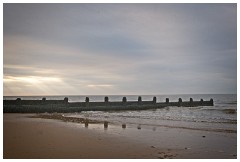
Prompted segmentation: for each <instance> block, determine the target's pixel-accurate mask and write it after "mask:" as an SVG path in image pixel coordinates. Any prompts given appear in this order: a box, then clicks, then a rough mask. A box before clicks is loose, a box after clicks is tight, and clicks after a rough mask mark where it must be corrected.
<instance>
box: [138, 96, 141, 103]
mask: <svg viewBox="0 0 240 162" xmlns="http://www.w3.org/2000/svg"><path fill="white" fill-rule="evenodd" d="M141 102H142V97H141V96H138V103H139V104H141Z"/></svg>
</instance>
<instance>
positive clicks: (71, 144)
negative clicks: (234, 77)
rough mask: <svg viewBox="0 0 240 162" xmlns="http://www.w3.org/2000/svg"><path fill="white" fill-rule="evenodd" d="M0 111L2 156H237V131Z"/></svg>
mask: <svg viewBox="0 0 240 162" xmlns="http://www.w3.org/2000/svg"><path fill="white" fill-rule="evenodd" d="M34 115H35V114H3V158H4V159H9V158H10V159H21V158H26V159H29V158H30V159H42V158H44V159H45V158H46V159H49V158H55V159H58V158H68V159H72V158H84V159H96V158H97V159H102V158H115V159H116V158H117V159H119V158H127V159H132V158H138V159H143V158H146V159H156V158H175V159H182V158H200V159H206V158H207V159H208V158H215V159H221V158H224V159H225V158H227V159H229V158H230V159H236V158H237V153H236V152H237V137H236V136H237V134H236V133H222V132H207V131H196V130H186V129H176V128H164V127H163V128H157V130H150V129H147V128H144V127H143V128H141V129H137V128H134V127H131V126H127V128H125V129H123V128H122V127H121V126H119V125H111V124H109V127H108V129H104V128H103V124H102V123H99V124H89V126H88V128H85V126H84V124H82V123H78V122H69V121H65V122H63V121H61V120H56V119H42V118H29V117H30V116H34Z"/></svg>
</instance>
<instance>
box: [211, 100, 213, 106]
mask: <svg viewBox="0 0 240 162" xmlns="http://www.w3.org/2000/svg"><path fill="white" fill-rule="evenodd" d="M210 103H211V105H212V106H213V99H212V98H211V99H210Z"/></svg>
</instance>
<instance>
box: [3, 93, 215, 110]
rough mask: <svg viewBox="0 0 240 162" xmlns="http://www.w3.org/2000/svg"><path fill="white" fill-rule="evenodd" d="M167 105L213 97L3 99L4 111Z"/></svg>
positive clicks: (189, 104)
mask: <svg viewBox="0 0 240 162" xmlns="http://www.w3.org/2000/svg"><path fill="white" fill-rule="evenodd" d="M167 106H178V107H196V106H213V99H210V100H209V101H204V100H203V99H201V100H200V101H193V99H192V98H190V100H189V101H182V99H181V98H179V99H178V101H177V102H170V101H169V98H166V100H165V102H157V98H156V97H153V100H152V101H142V97H141V96H139V97H138V100H137V101H127V98H126V97H123V99H122V101H119V102H117V101H114V102H111V101H109V98H108V97H105V98H104V101H103V102H90V100H89V97H86V99H85V102H68V98H67V97H65V98H64V99H63V100H47V99H46V98H42V100H22V99H21V98H17V99H16V100H3V112H4V113H44V112H49V113H52V112H59V113H70V112H81V111H111V110H114V111H117V110H146V109H157V108H163V107H167Z"/></svg>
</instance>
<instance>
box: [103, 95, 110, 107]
mask: <svg viewBox="0 0 240 162" xmlns="http://www.w3.org/2000/svg"><path fill="white" fill-rule="evenodd" d="M108 101H109V99H108V97H107V96H105V97H104V102H105V106H108V105H109V103H108Z"/></svg>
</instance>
